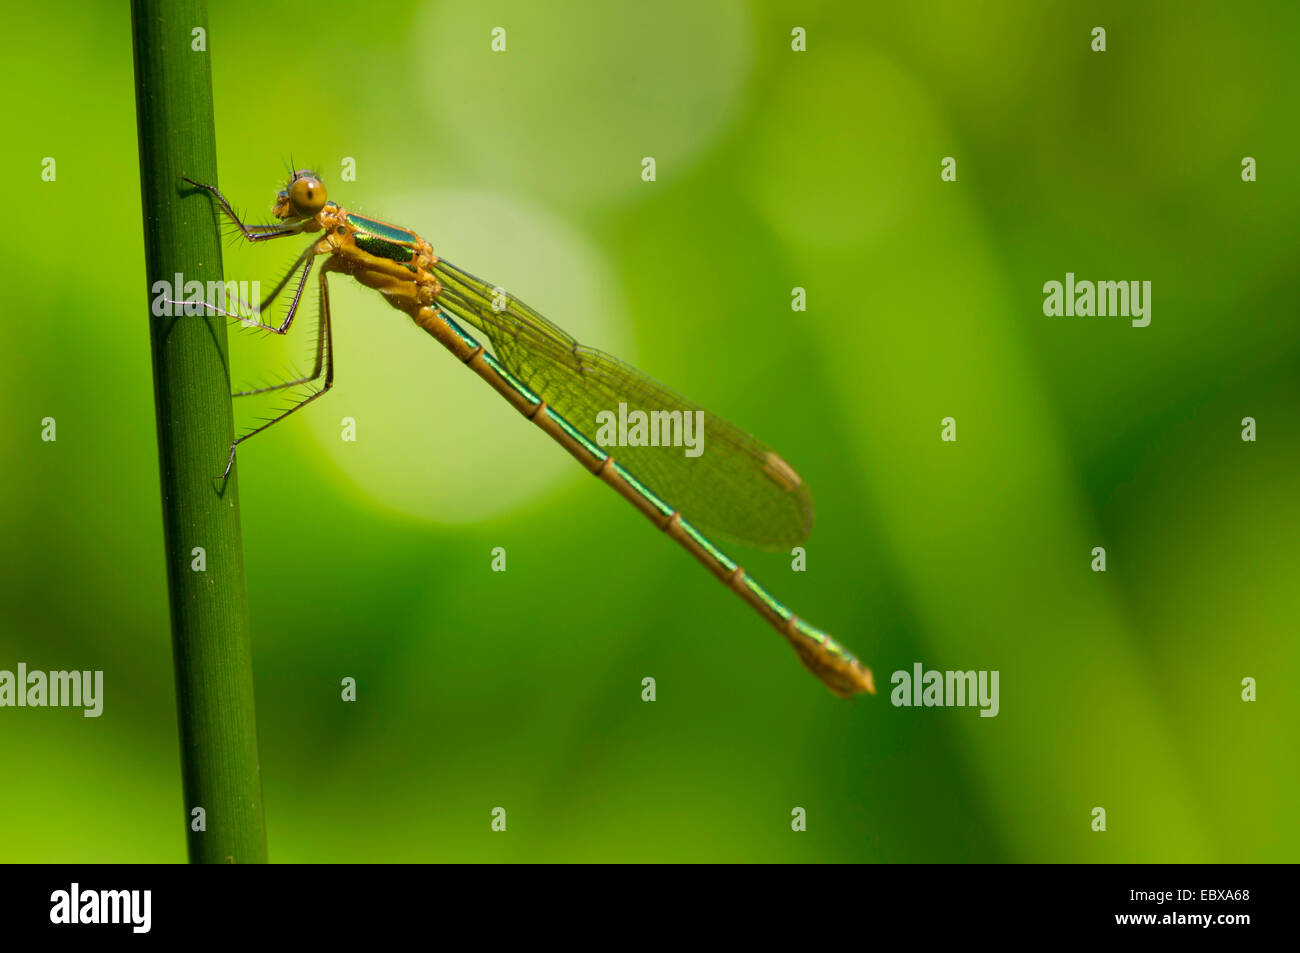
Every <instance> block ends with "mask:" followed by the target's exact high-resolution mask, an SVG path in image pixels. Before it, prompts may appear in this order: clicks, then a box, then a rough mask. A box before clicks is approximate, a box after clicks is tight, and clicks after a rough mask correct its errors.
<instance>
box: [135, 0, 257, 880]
mask: <svg viewBox="0 0 1300 953" xmlns="http://www.w3.org/2000/svg"><path fill="white" fill-rule="evenodd" d="M131 21H132V30H133V34H134V46H135V87H136V119H137V125H138V128H139V140H140V190H141V195H142V199H143V206H144V239H145V263H146V268H147V271H148V289H147V290H148V297H149V302H150V305H152V304H153V302H154V300H155V297H156V295H155V293H154V287H155V282H159V281H162V282H166V283H167V285H168V286H169V287H170V286H171V285H172V283H173V280H174V276H175V275H177V274H180V275H182V276H183V280H184V281H200V282H203V284H204V287H205V288H206V287H207V286H208V285H207V282H209V281H220V280H221V278H222V267H221V244H220V233H219V230H218V228H217V226H216V223H215V221H214V215H215V213H214V211H213V209H212V206H211V203H210V201H209V199H208V196H207V195H206V194H204V193H201V192H198V191H195V190H192V189H190V188H189V187H188V186H186V185H185V183H183V182H182V181H181V178H180V177H181V174H182V173H184V174H186V175H188V176H190V177H191V178H194V179H197V180H199V181H201V182H216V178H217V177H216V170H217V161H216V137H215V132H214V125H213V118H212V79H211V71H210V69H209V61H208V53H207V51H206V49H207V44H208V41H209V39H210V38H209V36H208V33H207V25H208V20H207V6H206V3H205V2H204V0H134V2H133V3H132V4H131ZM199 29H201V30H202V31H203V33H202V35H201V38H202V43H203V45H204V49H203V50H195V49H194V48H193V47H194V46H195V45H196V42H197V40H198V35H197V34H196V33H195V32H194V31H195V30H199ZM167 297H180V296H177V295H172V294H168V295H167ZM184 297H187V298H188V297H190V295H189V294H185V295H184ZM144 314H145V315H147V316H148V317H147V320H148V321H149V328H150V338H151V341H152V347H153V376H154V402H155V410H156V414H157V422H158V456H159V464H160V468H161V475H162V487H161V489H162V509H163V537H164V544H165V547H166V561H167V585H168V591H169V593H170V598H171V623H172V649H173V655H174V662H175V667H176V703H177V710H178V715H179V721H180V744H181V772H182V780H183V789H184V796H185V817H184V821H185V825H186V830H187V832H188V835H187V836H188V839H189V857H190V861H191V862H193V863H257V862H265V861H266V826H265V820H264V818H263V812H262V777H261V768H260V765H259V762H258V756H257V723H256V719H255V716H254V708H253V664H252V657H251V651H250V646H249V637H248V608H247V604H246V601H245V593H244V557H243V545H242V541H241V538H240V528H239V505H238V500H239V495H238V487H237V485H236V482H235V476H236V472H237V471H235V470H232V471H231V475H230V479H229V480H228V481H221V480H218V479H216V475H217V474H219V473H221V471H222V469H223V468H224V467H225V464H226V458H227V456H228V454H229V450H230V441H231V439H232V432H233V427H234V423H233V419H232V414H231V404H230V374H229V368H228V364H227V356H226V319H225V318H224V317H223V316H221V315H219V314H200V315H185V316H179V317H171V316H164V317H157V316H154V314H153V310H152V308H150V309H149V310H146V311H144ZM199 550H201V551H202V555H201V557H200V554H199V552H198V551H199ZM198 808H202V819H203V828H204V829H202V830H196V829H195V828H196V827H198V826H199V823H198V819H199V817H200V815H199V814H198V812H197V810H196V809H198ZM179 820H180V819H179V818H178V822H179Z"/></svg>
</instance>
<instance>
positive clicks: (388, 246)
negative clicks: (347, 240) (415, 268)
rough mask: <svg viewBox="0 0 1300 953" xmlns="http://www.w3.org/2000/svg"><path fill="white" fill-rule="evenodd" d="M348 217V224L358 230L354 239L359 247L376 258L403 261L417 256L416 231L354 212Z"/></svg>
mask: <svg viewBox="0 0 1300 953" xmlns="http://www.w3.org/2000/svg"><path fill="white" fill-rule="evenodd" d="M347 218H348V224H349V225H351V226H352V227H353V229H355V231H356V235H355V239H354V240H355V241H356V243H357V247H358V248H360V249H361V250H362V251H364V252H367V253H369V254H371V255H374V256H375V257H376V258H387V259H388V260H389V261H396V262H402V263H405V262H409V261H411V260H412V259H413V258H415V244H416V242H417V241H418V239H417V238H416V235H415V233H414V232H409V231H407V230H406V229H404V228H398V227H397V226H396V225H389V224H388V223H387V222H381V221H379V220H378V219H373V218H366V217H365V216H364V215H356V214H354V213H352V212H349V213H348V217H347Z"/></svg>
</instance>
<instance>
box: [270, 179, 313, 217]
mask: <svg viewBox="0 0 1300 953" xmlns="http://www.w3.org/2000/svg"><path fill="white" fill-rule="evenodd" d="M324 207H325V183H323V182H322V181H321V180H320V179H318V178H316V173H315V172H312V171H311V170H310V169H299V170H298V171H296V172H295V173H294V174H293V177H292V178H290V179H289V184H288V185H286V186H285V187H284V188H283V189H281V190H280V192H279V193H278V194H277V195H276V197H275V206H274V207H273V208H272V209H271V214H272V215H274V216H275V217H276V218H278V219H281V220H282V221H294V220H296V219H300V218H314V217H315V215H316V213H317V212H319V211H320V210H321V209H323V208H324Z"/></svg>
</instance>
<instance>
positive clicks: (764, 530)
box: [185, 170, 875, 697]
mask: <svg viewBox="0 0 1300 953" xmlns="http://www.w3.org/2000/svg"><path fill="white" fill-rule="evenodd" d="M185 181H186V182H188V183H189V184H190V185H193V186H195V187H196V188H199V189H204V190H206V191H207V192H209V193H210V194H211V195H212V197H213V199H214V200H215V201H216V203H217V205H218V206H219V208H220V209H221V212H222V213H223V214H225V215H226V216H227V217H228V218H229V219H230V220H231V221H232V222H233V223H234V224H235V225H236V226H237V227H238V228H239V231H240V233H241V234H242V235H243V236H244V238H246V239H247V240H248V241H250V242H264V241H271V240H272V239H277V238H287V237H289V236H291V235H305V234H311V235H318V236H319V237H317V238H315V240H313V241H312V243H311V244H310V245H308V246H307V248H306V249H305V250H304V251H303V253H302V254H301V255H299V256H298V259H297V261H296V262H295V263H294V265H293V267H292V268H291V269H290V271H289V273H288V274H287V275H286V276H285V277H284V279H283V280H282V281H280V282H279V283H278V284H277V285H276V286H275V287H274V288H273V289H272V291H271V293H270V294H269V295H268V296H267V297H266V298H265V300H263V301H262V302H261V304H260V306H258V308H257V310H256V311H255V313H254V316H255V317H256V315H260V314H261V313H262V312H263V311H264V310H265V309H266V308H267V306H268V305H270V304H271V302H272V301H274V299H275V298H276V297H277V296H278V295H279V294H280V293H281V292H283V291H284V290H285V288H286V287H288V285H289V283H290V281H291V280H292V279H293V278H294V276H295V275H296V276H298V280H297V284H296V286H295V288H294V291H293V300H292V301H291V302H290V304H289V308H288V311H287V313H286V315H285V317H284V320H283V321H282V322H280V323H279V324H277V325H270V324H263V323H262V322H261V321H258V320H254V321H249V320H247V319H244V321H243V323H244V324H252V325H255V326H257V327H260V328H263V329H265V330H268V331H272V332H275V333H277V334H285V333H287V332H288V331H289V329H290V327H291V326H292V324H293V319H294V317H295V315H296V314H297V313H298V306H299V303H300V302H301V300H302V295H303V289H304V288H306V286H307V279H308V276H309V275H310V274H311V271H312V268H313V266H314V264H315V263H316V261H317V259H321V260H322V264H321V265H320V267H319V268H318V269H317V276H318V281H319V285H320V316H319V318H320V320H319V322H318V324H317V329H316V341H315V365H314V369H313V371H312V373H311V374H310V375H307V376H304V377H300V378H297V379H294V380H289V381H284V382H283V383H280V384H276V385H273V386H272V387H263V388H259V389H257V390H252V391H241V392H239V393H237V394H236V395H235V396H245V395H248V394H257V393H264V392H266V391H269V390H277V389H282V388H288V387H295V386H299V385H307V386H308V388H309V391H310V392H309V393H307V395H306V396H305V397H304V398H303V399H302V400H300V401H299V402H298V403H296V404H294V405H293V406H291V407H289V408H288V409H287V410H285V411H283V412H282V413H280V414H279V415H278V416H276V417H274V418H272V419H270V420H268V421H266V422H265V423H263V424H262V425H261V426H259V427H256V428H255V429H253V430H250V431H249V432H247V433H245V434H243V435H242V436H240V437H239V438H238V439H236V440H235V442H234V444H233V445H232V446H231V448H230V457H229V459H228V460H227V462H226V470H225V474H223V476H224V475H228V474H229V473H230V468H231V466H232V465H233V464H234V461H235V449H236V447H237V446H238V445H239V444H240V443H242V442H243V441H245V440H247V439H248V438H249V437H251V436H253V435H254V434H256V433H260V432H262V431H263V430H265V429H266V428H267V427H270V426H271V425H272V424H274V423H277V422H278V421H280V420H283V419H284V418H285V417H287V416H288V415H289V414H291V413H293V412H294V411H296V410H300V409H301V408H302V407H304V406H306V405H307V404H308V403H310V402H311V401H313V400H315V399H316V398H318V397H320V396H321V395H322V394H324V393H325V392H326V391H327V390H329V389H330V387H331V386H333V383H334V348H333V339H332V335H331V328H330V303H329V283H328V281H327V280H326V279H327V276H328V275H329V274H330V273H331V272H338V273H340V274H345V275H351V276H352V277H353V278H355V279H356V280H357V281H359V282H361V283H362V284H363V285H366V286H367V287H370V288H374V289H375V290H377V291H379V292H380V293H381V294H382V295H383V296H384V298H385V299H386V300H387V301H388V303H389V304H391V305H392V306H393V307H394V308H397V309H398V310H399V311H404V312H405V313H406V314H408V315H410V316H411V318H412V319H414V321H415V323H416V324H417V325H419V326H420V327H421V328H423V329H424V330H425V331H427V332H429V334H431V335H433V337H434V338H436V339H437V341H438V342H439V343H440V344H442V345H443V347H445V348H447V350H449V351H451V353H452V354H454V355H455V356H456V357H457V358H458V359H459V360H460V361H461V362H462V363H463V364H465V365H466V366H467V367H469V368H470V369H471V370H472V371H474V373H476V374H478V376H479V377H481V378H483V380H485V381H487V383H488V384H489V385H491V387H492V388H493V389H494V390H495V391H496V392H497V393H499V394H500V395H501V396H502V397H504V398H505V399H506V400H507V401H509V402H510V403H511V404H512V405H513V406H514V407H515V408H516V409H517V410H519V411H520V412H521V413H522V414H523V415H524V416H525V417H527V418H528V419H529V420H531V421H532V422H533V423H534V424H536V425H537V426H538V427H540V428H541V429H542V430H544V431H545V432H546V433H547V434H549V435H550V436H551V437H552V438H553V439H554V440H555V441H556V442H557V443H559V444H560V446H562V447H563V448H564V449H565V450H567V451H568V452H569V453H570V454H572V455H573V456H574V457H576V458H577V460H578V462H580V463H581V464H582V465H583V466H584V467H586V468H587V469H588V470H589V471H590V472H591V473H593V474H595V475H596V476H597V477H599V478H600V479H601V480H602V481H604V482H605V483H607V484H608V485H609V486H611V487H612V488H613V489H614V490H615V491H616V492H617V493H618V494H619V495H620V496H622V497H623V498H624V499H626V500H627V501H628V502H630V503H631V504H632V505H633V506H635V507H636V508H637V509H638V510H640V511H641V512H642V513H644V514H645V515H646V516H647V517H649V518H650V520H651V521H652V522H653V523H654V524H655V525H656V526H658V527H659V529H660V530H662V531H663V532H664V533H666V534H667V535H668V536H670V537H671V538H672V539H673V540H675V541H676V542H677V543H679V544H680V545H681V546H682V547H684V548H685V549H686V551H687V552H689V553H690V554H691V555H692V556H694V557H695V558H696V559H698V560H699V561H700V562H701V563H703V564H704V565H705V566H706V567H707V568H708V569H709V571H710V572H712V573H713V574H714V575H715V576H717V577H718V578H719V579H720V580H722V582H723V583H724V584H725V585H726V586H727V587H728V588H729V589H731V590H732V591H733V592H735V593H736V594H737V595H738V596H740V597H741V598H742V599H743V600H745V602H747V603H749V605H750V606H752V607H753V608H754V609H755V610H757V611H758V613H759V615H761V616H762V617H763V618H764V619H766V620H767V621H768V622H769V623H770V624H771V625H772V626H773V627H774V628H775V629H776V630H777V631H778V632H780V633H781V635H783V636H784V637H785V638H786V639H787V640H788V641H789V642H790V644H791V645H792V646H794V650H795V652H796V653H798V655H799V658H800V659H801V660H802V661H803V663H804V665H806V666H807V667H808V668H809V669H810V670H811V671H812V672H813V673H814V674H815V675H816V676H817V677H818V678H820V679H821V680H822V681H823V682H825V683H826V685H827V686H829V688H830V690H831V691H832V692H834V693H835V694H837V695H840V696H842V697H849V696H851V695H854V694H856V693H858V692H863V691H867V692H874V691H875V686H874V685H873V683H872V679H871V671H870V669H868V668H866V667H865V666H864V665H862V664H861V663H860V662H859V661H858V660H857V659H855V658H854V657H853V656H852V655H851V654H850V653H849V652H848V651H847V650H846V649H845V648H844V647H843V646H841V645H840V644H839V643H838V642H836V641H835V640H834V639H832V638H831V637H830V636H829V635H827V634H826V633H825V632H822V631H821V630H819V629H816V628H814V627H813V626H811V625H809V624H808V623H806V622H804V621H803V620H802V619H799V618H798V617H796V616H795V615H794V613H792V612H791V611H790V610H789V609H787V608H786V607H785V606H784V605H782V604H781V603H780V602H778V601H777V600H776V599H775V598H773V597H772V596H771V595H769V594H768V592H767V590H765V589H764V588H763V587H762V586H760V585H759V584H758V583H757V582H755V581H754V579H753V578H751V577H750V576H749V575H748V574H747V573H746V572H745V571H744V570H743V569H742V568H741V567H740V566H739V565H738V564H737V563H736V562H735V561H734V560H732V559H731V558H730V557H728V556H727V555H726V554H724V553H723V552H722V551H721V550H719V549H718V548H717V547H716V546H715V545H714V544H713V543H712V542H710V541H709V539H708V538H707V537H706V536H705V535H704V533H703V531H704V530H707V531H709V532H711V533H714V534H715V535H718V536H722V537H727V538H730V539H731V540H734V541H736V542H740V543H745V544H751V545H755V546H758V547H761V548H774V547H786V546H792V545H794V544H796V543H798V542H800V541H801V540H803V539H804V538H805V537H806V536H807V534H808V531H809V529H810V528H811V524H812V496H811V495H810V494H809V492H808V488H807V486H806V485H805V484H804V482H803V480H802V479H801V478H800V477H799V475H798V474H797V473H796V472H795V471H794V469H793V468H792V467H791V466H790V465H789V464H788V463H786V462H785V461H784V460H782V459H781V458H780V457H779V456H777V455H776V453H774V452H773V451H772V450H770V449H768V448H767V447H766V446H764V445H763V444H762V443H760V442H759V441H757V440H755V439H754V438H753V437H751V436H750V435H749V434H747V433H744V432H743V431H741V430H739V429H737V428H736V427H734V426H732V425H731V424H729V423H727V422H726V421H723V420H721V419H719V418H718V417H715V416H713V415H712V414H710V413H708V412H706V411H704V410H703V408H701V407H698V406H697V405H695V404H693V403H691V402H690V401H688V400H685V399H684V398H682V397H679V396H678V395H677V394H674V393H672V392H671V391H669V390H668V389H666V388H665V387H663V386H662V385H660V384H658V383H657V382H655V381H653V380H651V379H650V378H649V377H646V376H645V375H644V374H642V373H641V372H640V371H638V370H636V369H635V368H633V367H631V366H629V365H627V364H624V363H623V362H621V361H619V360H618V359H616V358H614V357H611V356H610V355H608V354H605V353H603V352H601V351H597V350H593V349H592V348H588V347H583V346H581V345H579V344H578V342H577V341H575V340H574V339H573V338H572V337H570V336H569V335H568V334H566V333H565V332H564V331H562V330H560V328H558V327H556V326H555V325H554V324H552V323H551V322H550V321H548V320H546V319H545V318H543V317H542V316H541V315H540V314H538V313H537V312H536V311H534V310H533V309H532V308H530V307H528V306H527V305H526V304H524V303H523V302H522V301H519V300H518V299H517V298H514V297H513V296H510V295H507V294H505V292H504V291H503V290H502V289H501V288H498V287H496V286H493V285H491V284H489V283H488V282H486V281H483V280H481V279H479V278H476V277H474V276H473V275H471V274H469V273H468V272H466V271H462V270H461V269H460V268H457V267H456V266H455V265H453V264H451V263H450V262H448V261H446V260H445V259H441V258H439V257H438V256H437V255H435V254H434V252H433V247H432V246H431V245H430V244H429V243H428V242H427V241H425V240H424V239H423V238H421V237H420V236H419V235H417V234H416V233H415V232H412V231H410V230H409V229H405V228H399V227H397V226H395V225H389V224H387V223H386V222H380V221H377V220H375V219H373V218H367V217H365V216H363V215H358V214H356V213H355V212H348V211H347V210H346V209H343V208H341V207H340V206H339V205H338V204H337V203H335V202H331V201H329V200H328V199H327V198H326V193H325V186H324V185H323V184H322V183H321V181H320V179H319V178H318V177H317V176H316V174H315V173H313V172H311V171H308V170H299V171H296V172H294V173H292V176H291V177H290V179H289V182H288V184H287V185H286V186H285V187H284V189H283V190H281V191H280V192H279V193H278V194H277V196H276V200H275V205H274V207H273V209H272V214H273V215H274V216H275V218H276V219H278V221H277V222H276V223H274V224H269V225H246V224H245V223H244V222H243V221H241V220H240V218H239V216H238V215H236V214H235V211H234V209H232V208H231V206H230V203H229V202H227V201H226V199H225V198H224V197H223V196H222V194H221V193H220V192H218V191H217V189H216V188H215V187H214V186H211V185H204V184H202V183H200V182H195V181H193V180H192V179H189V178H186V179H185ZM209 307H213V306H209ZM213 310H218V311H221V310H222V309H221V308H217V307H213ZM223 313H227V314H229V312H223ZM231 317H236V315H231ZM461 322H464V325H469V326H472V327H473V328H474V329H476V330H477V331H479V332H481V333H482V334H483V335H485V336H486V338H487V341H488V343H489V344H490V345H491V351H489V350H488V348H487V347H486V346H485V345H484V344H481V343H479V341H478V340H477V339H475V338H474V337H472V336H471V334H470V333H469V331H468V330H467V329H466V327H465V326H464V325H463V324H462V323H461ZM615 414H617V415H618V419H619V421H620V428H619V429H620V433H621V434H622V436H623V437H624V439H623V440H621V441H619V443H620V445H619V446H618V447H617V448H616V449H615V450H614V452H613V453H610V452H607V451H606V450H604V449H602V444H603V445H605V446H608V445H609V441H608V440H603V439H602V435H601V431H600V426H598V424H599V422H600V421H601V420H604V421H605V422H606V424H608V422H609V421H610V420H611V419H612V416H613V415H615ZM638 415H641V416H638ZM628 419H631V420H633V421H634V424H633V427H632V428H631V429H632V430H633V431H634V430H635V429H636V427H638V426H639V427H640V428H641V430H640V433H639V435H638V434H637V433H633V432H624V431H628V428H627V427H626V425H625V423H624V422H625V421H626V420H628ZM692 421H698V422H700V423H702V425H703V429H702V432H700V433H697V434H696V438H697V439H702V443H700V444H699V446H698V451H699V452H698V453H696V454H694V455H692V454H688V453H686V452H683V447H682V446H681V445H680V444H681V441H680V439H676V440H675V439H671V438H672V437H680V435H681V434H682V432H683V431H685V430H686V429H687V428H689V427H690V423H691V422H692ZM657 427H661V428H662V429H663V430H664V432H666V433H667V434H668V435H669V437H670V439H667V440H660V439H655V440H653V442H651V441H650V440H648V439H647V438H648V436H652V435H653V434H647V432H646V431H647V429H649V430H652V431H653V430H655V429H656V428H657ZM606 436H608V434H606ZM638 436H639V439H637V438H638ZM616 457H617V459H615V458H616Z"/></svg>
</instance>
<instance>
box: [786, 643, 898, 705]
mask: <svg viewBox="0 0 1300 953" xmlns="http://www.w3.org/2000/svg"><path fill="white" fill-rule="evenodd" d="M786 638H787V639H788V640H789V642H790V645H791V646H793V647H794V650H795V654H797V655H798V656H799V661H801V662H803V664H804V667H805V668H807V669H808V671H810V672H812V673H813V674H814V675H816V676H817V677H818V678H819V679H821V680H822V684H824V685H825V686H826V687H827V688H829V689H830V690H831V691H832V692H833V693H834V694H836V695H838V696H839V697H840V698H852V697H853V696H854V695H861V694H863V693H864V692H865V693H867V694H870V695H874V694H876V682H875V679H874V678H873V677H872V675H871V669H869V668H867V667H866V666H865V665H863V664H862V663H861V662H859V661H858V660H857V659H855V658H854V657H853V656H852V655H849V654H848V653H847V652H844V651H843V650H842V649H840V648H839V646H838V645H836V644H835V643H834V642H833V641H831V639H830V638H829V637H826V642H824V643H818V642H814V641H812V640H811V639H808V638H804V637H803V636H801V635H797V634H796V635H791V634H788V633H787V634H786ZM832 646H833V647H832Z"/></svg>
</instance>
